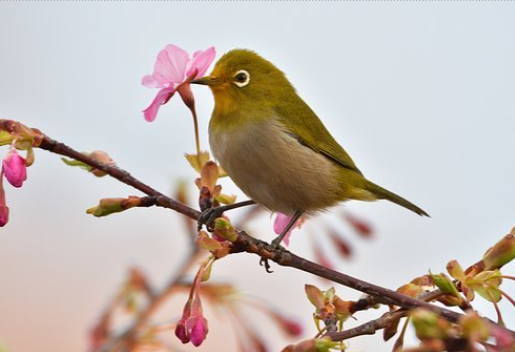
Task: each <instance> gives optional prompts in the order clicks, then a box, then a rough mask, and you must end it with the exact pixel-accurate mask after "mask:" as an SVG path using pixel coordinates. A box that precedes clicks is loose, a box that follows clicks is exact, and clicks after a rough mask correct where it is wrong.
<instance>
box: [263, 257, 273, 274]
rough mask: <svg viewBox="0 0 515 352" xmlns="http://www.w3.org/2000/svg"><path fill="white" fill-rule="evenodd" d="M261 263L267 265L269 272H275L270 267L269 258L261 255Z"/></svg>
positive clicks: (266, 269)
mask: <svg viewBox="0 0 515 352" xmlns="http://www.w3.org/2000/svg"><path fill="white" fill-rule="evenodd" d="M259 265H261V266H264V267H265V271H266V272H267V273H269V274H271V273H273V272H274V271H273V270H271V269H270V263H269V262H268V259H267V258H264V257H261V259H260V260H259Z"/></svg>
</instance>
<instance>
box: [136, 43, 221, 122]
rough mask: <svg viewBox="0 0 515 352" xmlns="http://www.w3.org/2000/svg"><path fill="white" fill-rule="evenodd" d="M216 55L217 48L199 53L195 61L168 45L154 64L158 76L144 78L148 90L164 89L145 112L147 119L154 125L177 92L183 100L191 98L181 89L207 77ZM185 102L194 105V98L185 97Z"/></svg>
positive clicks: (176, 47)
mask: <svg viewBox="0 0 515 352" xmlns="http://www.w3.org/2000/svg"><path fill="white" fill-rule="evenodd" d="M215 54H216V51H215V48H214V47H210V48H208V49H206V50H204V51H202V50H199V51H196V52H195V53H194V54H193V57H190V55H189V54H188V52H186V51H185V50H184V49H181V48H179V47H178V46H176V45H173V44H168V45H167V46H166V47H165V48H164V49H163V50H161V51H160V52H159V54H158V55H157V59H156V63H155V64H154V72H153V73H152V74H151V75H146V76H144V77H143V79H142V81H141V83H142V84H143V85H144V86H145V87H148V88H159V89H160V90H159V92H158V93H157V95H156V97H155V98H154V100H153V101H152V103H151V104H150V105H149V106H148V107H147V108H146V109H145V110H143V113H144V116H145V119H146V120H147V121H149V122H152V121H154V120H155V118H156V116H157V112H158V110H159V108H160V106H161V105H163V104H165V103H167V102H168V100H170V98H171V97H172V96H173V95H174V94H175V92H176V91H177V90H179V94H181V96H183V95H184V94H188V93H189V94H191V91H190V90H187V89H183V90H181V89H179V88H180V87H181V86H182V85H187V84H188V81H190V80H192V79H195V78H200V77H202V76H204V74H205V73H206V71H207V69H208V67H209V65H210V64H211V62H213V59H214V58H215ZM183 100H185V102H186V100H188V101H191V102H192V101H193V96H192V95H191V96H187V97H185V96H183ZM190 108H191V107H190Z"/></svg>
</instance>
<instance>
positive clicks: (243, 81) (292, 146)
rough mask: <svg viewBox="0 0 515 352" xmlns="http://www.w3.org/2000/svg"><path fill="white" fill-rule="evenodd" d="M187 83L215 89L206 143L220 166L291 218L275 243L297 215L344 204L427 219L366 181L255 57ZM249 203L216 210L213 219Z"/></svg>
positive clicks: (233, 58) (233, 54)
mask: <svg viewBox="0 0 515 352" xmlns="http://www.w3.org/2000/svg"><path fill="white" fill-rule="evenodd" d="M191 83H197V84H205V85H208V86H209V87H210V88H211V90H212V92H213V95H214V99H215V107H214V110H213V114H212V116H211V121H210V123H209V143H210V146H211V150H212V152H213V154H214V156H215V158H216V159H217V160H218V161H219V163H220V165H221V166H222V167H223V168H224V170H226V172H227V174H228V175H229V176H230V177H231V179H232V180H233V181H234V182H235V183H236V185H237V186H238V187H239V188H240V189H241V190H242V191H243V192H244V193H245V194H246V195H247V196H249V197H250V198H251V199H252V200H253V201H254V202H256V203H258V204H261V205H263V206H264V207H266V208H268V209H269V210H271V211H274V212H281V213H284V214H287V215H291V216H292V220H291V221H290V223H289V224H288V226H287V227H286V228H285V229H284V231H283V232H282V233H281V235H279V236H278V237H277V238H276V239H275V240H274V241H273V242H272V244H273V245H274V246H277V245H279V243H280V242H281V240H282V238H283V237H284V235H285V234H286V233H287V231H288V230H289V229H290V228H291V227H292V226H293V225H294V224H295V222H296V220H298V218H299V217H300V216H301V215H302V214H304V213H308V214H309V213H315V212H317V211H320V210H324V209H326V208H328V207H331V206H333V205H336V204H337V203H339V202H342V201H345V200H349V199H357V200H363V201H373V200H377V199H387V200H389V201H391V202H394V203H396V204H398V205H400V206H403V207H405V208H407V209H409V210H411V211H413V212H415V213H417V214H419V215H425V216H428V214H427V213H426V212H425V211H424V210H422V209H420V208H419V207H417V206H416V205H414V204H413V203H411V202H409V201H407V200H406V199H404V198H402V197H400V196H398V195H396V194H394V193H392V192H390V191H388V190H386V189H384V188H382V187H380V186H378V185H376V184H375V183H373V182H371V181H369V180H367V179H366V178H365V176H363V173H362V172H361V171H360V170H359V169H358V168H357V166H356V165H355V164H354V162H353V161H352V159H351V157H350V156H349V154H347V152H346V151H345V150H344V149H343V148H342V147H341V146H340V145H339V144H338V142H336V140H335V139H334V138H333V137H332V136H331V134H330V133H329V131H328V130H327V129H326V128H325V126H324V125H323V124H322V122H321V121H320V119H319V118H318V116H317V115H316V114H315V113H314V112H313V110H311V108H310V107H309V106H308V105H307V104H306V103H305V102H304V101H303V100H302V98H301V97H299V96H298V95H297V92H296V91H295V88H294V87H293V86H292V84H291V83H290V82H289V81H288V79H287V78H286V76H285V75H284V73H283V72H282V71H280V70H279V69H278V68H277V67H275V66H274V65H273V64H272V63H271V62H270V61H267V60H265V59H264V58H262V57H261V56H259V55H258V54H256V53H254V52H252V51H249V50H242V49H236V50H232V51H229V52H228V53H226V54H225V55H224V56H223V57H222V58H220V60H218V62H217V63H216V65H215V68H214V69H213V72H211V74H210V75H209V76H206V77H203V78H200V79H197V80H193V81H192V82H191ZM251 203H252V202H249V201H247V202H242V203H238V204H236V205H232V206H227V207H220V209H219V211H218V212H217V215H220V214H221V211H223V210H227V209H232V208H235V207H237V206H239V205H248V204H251ZM211 215H213V214H211Z"/></svg>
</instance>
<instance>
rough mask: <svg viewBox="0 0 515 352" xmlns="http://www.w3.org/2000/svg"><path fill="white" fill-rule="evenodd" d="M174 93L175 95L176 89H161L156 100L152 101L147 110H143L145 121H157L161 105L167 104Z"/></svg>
mask: <svg viewBox="0 0 515 352" xmlns="http://www.w3.org/2000/svg"><path fill="white" fill-rule="evenodd" d="M174 93H175V88H174V87H168V88H163V89H161V90H160V91H159V92H158V93H157V95H156V97H155V98H154V100H153V101H152V103H151V104H150V105H149V106H148V107H147V108H146V109H145V110H143V114H144V116H145V120H147V121H148V122H152V121H154V120H155V119H156V116H157V112H158V110H159V108H160V107H161V105H163V104H164V103H166V102H167V101H168V100H169V99H170V98H171V97H172V96H173V95H174Z"/></svg>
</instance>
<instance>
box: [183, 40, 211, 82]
mask: <svg viewBox="0 0 515 352" xmlns="http://www.w3.org/2000/svg"><path fill="white" fill-rule="evenodd" d="M215 55H216V50H215V48H214V47H210V48H208V49H206V50H204V51H201V50H199V51H196V52H195V53H194V54H193V60H192V62H191V64H190V67H189V69H188V72H187V76H190V75H191V74H192V73H193V72H194V70H195V69H197V73H196V75H195V77H194V78H199V77H202V76H204V74H205V73H206V71H207V69H208V67H209V65H211V63H212V62H213V60H214V58H215Z"/></svg>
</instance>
